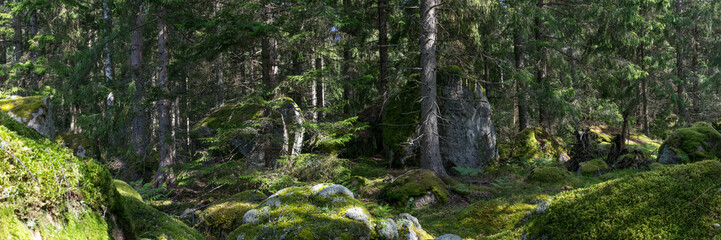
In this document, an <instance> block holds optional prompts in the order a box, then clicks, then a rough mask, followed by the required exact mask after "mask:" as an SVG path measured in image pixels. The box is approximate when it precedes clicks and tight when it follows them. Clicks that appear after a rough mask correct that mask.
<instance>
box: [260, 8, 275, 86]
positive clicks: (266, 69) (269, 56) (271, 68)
mask: <svg viewBox="0 0 721 240" xmlns="http://www.w3.org/2000/svg"><path fill="white" fill-rule="evenodd" d="M273 22H274V20H273V14H272V9H271V5H270V3H269V4H268V5H267V6H266V13H265V24H266V25H272V24H273ZM277 45H278V42H277V40H276V39H275V38H274V37H273V36H272V35H271V34H268V35H266V36H264V37H263V39H262V41H261V48H262V49H261V58H262V61H263V62H262V64H263V66H262V67H263V84H264V85H265V88H266V89H265V90H266V92H269V93H270V95H271V96H272V97H276V95H277V92H276V91H275V88H276V87H278V64H277V52H276V48H277Z"/></svg>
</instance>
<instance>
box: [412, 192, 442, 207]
mask: <svg viewBox="0 0 721 240" xmlns="http://www.w3.org/2000/svg"><path fill="white" fill-rule="evenodd" d="M409 201H410V200H409ZM436 203H438V199H437V198H436V195H435V194H433V192H431V191H428V192H426V194H425V195H423V196H420V197H418V198H416V199H413V202H412V203H411V204H412V205H413V209H422V208H425V207H428V206H431V205H434V204H436Z"/></svg>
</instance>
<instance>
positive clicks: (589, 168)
mask: <svg viewBox="0 0 721 240" xmlns="http://www.w3.org/2000/svg"><path fill="white" fill-rule="evenodd" d="M579 165H580V167H579V168H578V171H579V173H581V175H586V176H594V175H601V174H603V173H604V172H605V171H607V170H608V169H609V167H608V164H606V162H605V161H604V160H603V159H602V158H597V159H593V160H591V161H588V162H582V163H580V164H579Z"/></svg>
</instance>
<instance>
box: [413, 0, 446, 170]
mask: <svg viewBox="0 0 721 240" xmlns="http://www.w3.org/2000/svg"><path fill="white" fill-rule="evenodd" d="M437 5H438V3H437V1H436V0H422V1H421V43H420V44H421V67H422V69H423V73H422V74H421V84H420V87H421V118H420V123H419V124H421V134H422V135H421V159H420V162H421V167H422V168H425V169H429V170H431V171H433V173H435V174H436V176H438V177H445V176H448V173H446V170H445V168H444V167H443V161H442V159H441V149H440V145H439V141H438V103H437V101H436V91H437V90H436V89H437V86H436V34H437V32H438V29H437V27H438V26H437V25H438V20H437V19H436V7H437Z"/></svg>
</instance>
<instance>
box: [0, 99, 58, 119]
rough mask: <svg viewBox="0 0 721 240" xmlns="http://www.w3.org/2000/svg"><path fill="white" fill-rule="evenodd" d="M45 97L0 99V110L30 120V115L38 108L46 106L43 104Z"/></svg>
mask: <svg viewBox="0 0 721 240" xmlns="http://www.w3.org/2000/svg"><path fill="white" fill-rule="evenodd" d="M45 98H46V97H45V96H30V97H17V98H14V99H1V100H0V110H2V111H3V112H12V113H13V114H14V115H15V116H18V117H22V118H25V119H26V120H30V118H31V116H30V114H32V113H35V112H37V111H38V109H39V108H45V109H46V110H47V108H48V106H47V105H46V104H45V103H44V102H43V100H45Z"/></svg>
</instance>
